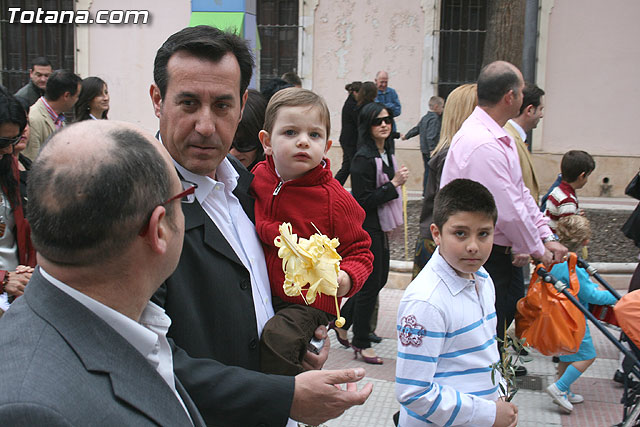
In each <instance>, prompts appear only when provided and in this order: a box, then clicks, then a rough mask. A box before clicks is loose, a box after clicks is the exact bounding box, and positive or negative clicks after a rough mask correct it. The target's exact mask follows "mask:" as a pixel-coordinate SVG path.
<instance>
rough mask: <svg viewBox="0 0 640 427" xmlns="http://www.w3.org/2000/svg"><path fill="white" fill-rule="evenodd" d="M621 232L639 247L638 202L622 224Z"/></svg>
mask: <svg viewBox="0 0 640 427" xmlns="http://www.w3.org/2000/svg"><path fill="white" fill-rule="evenodd" d="M622 233H623V234H624V235H625V236H626V237H628V238H629V239H631V240H633V243H635V245H636V246H637V247H639V248H640V203H639V204H638V206H636V209H635V210H634V211H633V213H631V216H630V217H629V219H627V222H625V223H624V225H623V226H622Z"/></svg>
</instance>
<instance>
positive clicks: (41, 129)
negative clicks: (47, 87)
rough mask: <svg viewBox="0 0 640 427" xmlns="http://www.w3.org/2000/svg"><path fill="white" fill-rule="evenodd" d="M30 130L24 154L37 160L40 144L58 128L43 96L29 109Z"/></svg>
mask: <svg viewBox="0 0 640 427" xmlns="http://www.w3.org/2000/svg"><path fill="white" fill-rule="evenodd" d="M29 130H30V133H29V140H28V141H27V148H25V149H24V152H23V153H22V154H24V155H25V156H27V157H28V158H29V159H31V160H35V158H36V156H37V155H38V152H39V151H40V146H41V145H42V144H43V143H44V142H45V141H46V140H47V138H49V135H51V134H52V133H53V132H55V130H56V126H55V124H54V123H53V119H52V118H51V116H50V115H49V112H48V111H47V107H46V106H45V105H44V103H43V102H42V98H39V99H38V100H37V101H36V103H35V104H33V105H32V106H31V109H30V110H29Z"/></svg>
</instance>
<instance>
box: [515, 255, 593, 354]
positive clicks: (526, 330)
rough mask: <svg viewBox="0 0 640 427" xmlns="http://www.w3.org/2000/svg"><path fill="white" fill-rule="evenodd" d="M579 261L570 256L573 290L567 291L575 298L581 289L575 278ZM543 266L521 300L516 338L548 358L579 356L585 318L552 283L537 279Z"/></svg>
mask: <svg viewBox="0 0 640 427" xmlns="http://www.w3.org/2000/svg"><path fill="white" fill-rule="evenodd" d="M577 258H578V257H577V256H576V254H574V253H569V260H568V265H569V277H570V288H567V290H568V291H569V292H570V293H571V294H572V295H573V296H577V295H578V291H579V290H580V282H579V281H578V276H577V275H576V261H577ZM540 267H542V264H540V265H538V266H537V267H536V270H535V272H534V273H533V275H532V276H531V284H530V285H529V291H528V293H527V296H525V297H524V298H522V299H520V301H518V306H517V307H518V311H517V313H516V336H517V337H518V338H520V339H525V345H527V346H531V347H533V348H535V349H536V350H538V351H539V352H540V353H542V354H544V355H547V356H559V355H563V354H572V353H576V352H577V351H578V349H579V348H580V343H581V342H582V338H584V331H585V319H584V315H583V314H582V312H581V311H580V309H579V308H578V307H576V306H575V305H574V304H573V303H572V302H571V301H569V299H568V298H567V297H566V296H564V294H562V293H560V292H558V291H557V290H556V289H555V288H554V287H553V284H551V283H545V282H544V281H543V280H542V278H541V277H539V276H538V274H537V273H538V269H539V268H540ZM576 298H577V297H576Z"/></svg>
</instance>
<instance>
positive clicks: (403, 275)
mask: <svg viewBox="0 0 640 427" xmlns="http://www.w3.org/2000/svg"><path fill="white" fill-rule="evenodd" d="M590 265H591V266H592V267H593V268H595V269H596V270H597V271H598V273H600V274H601V275H602V276H606V277H603V279H605V280H606V281H607V282H608V283H609V284H610V285H611V286H613V288H614V289H617V290H626V289H627V287H628V285H629V280H630V279H631V275H632V274H633V272H634V271H635V269H636V267H637V266H638V263H633V262H594V263H591V264H590ZM412 273H413V262H410V261H399V260H393V259H392V260H391V261H390V262H389V278H388V279H387V284H386V285H385V287H386V288H390V289H406V288H407V286H409V283H411V276H412Z"/></svg>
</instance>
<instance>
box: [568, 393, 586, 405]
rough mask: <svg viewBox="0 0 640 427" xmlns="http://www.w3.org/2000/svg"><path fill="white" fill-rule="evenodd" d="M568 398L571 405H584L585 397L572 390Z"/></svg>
mask: <svg viewBox="0 0 640 427" xmlns="http://www.w3.org/2000/svg"><path fill="white" fill-rule="evenodd" d="M567 398H568V399H569V402H571V403H582V402H584V397H582V395H581V394H576V393H574V392H572V391H571V390H569V393H567Z"/></svg>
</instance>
